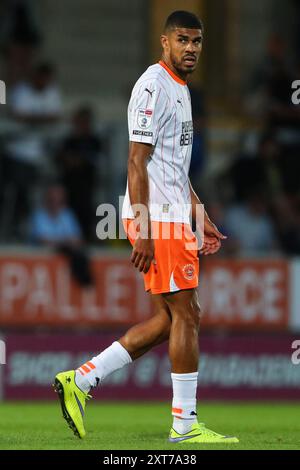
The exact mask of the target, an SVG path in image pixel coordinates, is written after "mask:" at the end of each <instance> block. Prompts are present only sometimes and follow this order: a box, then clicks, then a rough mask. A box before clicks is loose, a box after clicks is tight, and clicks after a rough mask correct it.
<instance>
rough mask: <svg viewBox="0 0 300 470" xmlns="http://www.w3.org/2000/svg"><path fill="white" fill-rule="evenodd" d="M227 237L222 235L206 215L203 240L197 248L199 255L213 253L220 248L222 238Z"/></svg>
mask: <svg viewBox="0 0 300 470" xmlns="http://www.w3.org/2000/svg"><path fill="white" fill-rule="evenodd" d="M226 239H227V237H226V236H225V235H223V234H222V233H221V232H220V231H219V230H218V228H217V227H216V225H215V224H214V223H213V222H212V221H211V220H210V219H209V218H208V217H206V218H205V220H204V241H203V245H202V247H201V248H200V250H199V254H200V255H205V256H207V255H214V254H215V253H217V252H218V251H219V249H220V248H221V244H222V240H226Z"/></svg>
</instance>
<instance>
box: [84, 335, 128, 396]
mask: <svg viewBox="0 0 300 470" xmlns="http://www.w3.org/2000/svg"><path fill="white" fill-rule="evenodd" d="M130 362H132V359H131V357H130V355H129V353H128V352H127V351H126V349H125V348H123V346H122V345H121V344H120V343H118V341H115V342H114V343H113V344H112V345H111V346H109V347H108V348H107V349H105V350H104V351H102V353H100V354H99V355H98V356H96V357H93V359H91V360H90V361H88V362H86V363H85V364H83V365H82V366H80V367H79V368H78V369H77V370H76V374H75V382H76V384H77V386H78V387H79V388H80V389H81V390H82V391H84V392H88V391H89V390H90V389H91V387H97V385H98V384H99V383H100V382H102V381H103V380H104V379H105V377H107V376H108V375H109V374H111V373H112V372H114V371H115V370H118V369H121V368H122V367H123V366H125V365H126V364H130Z"/></svg>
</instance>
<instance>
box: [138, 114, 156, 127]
mask: <svg viewBox="0 0 300 470" xmlns="http://www.w3.org/2000/svg"><path fill="white" fill-rule="evenodd" d="M152 116H153V111H152V110H151V109H139V111H138V126H139V127H140V128H141V129H148V127H150V126H151V123H152Z"/></svg>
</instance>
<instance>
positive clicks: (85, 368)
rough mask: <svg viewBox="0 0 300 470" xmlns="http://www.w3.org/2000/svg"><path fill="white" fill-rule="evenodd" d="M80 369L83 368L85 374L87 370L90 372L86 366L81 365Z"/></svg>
mask: <svg viewBox="0 0 300 470" xmlns="http://www.w3.org/2000/svg"><path fill="white" fill-rule="evenodd" d="M80 369H82V370H83V371H84V372H86V373H87V374H88V373H89V372H91V371H90V369H89V368H88V367H87V366H81V367H80Z"/></svg>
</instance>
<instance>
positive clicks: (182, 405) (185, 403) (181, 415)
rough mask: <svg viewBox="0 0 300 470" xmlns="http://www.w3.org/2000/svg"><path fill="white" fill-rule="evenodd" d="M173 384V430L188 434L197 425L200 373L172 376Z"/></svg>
mask: <svg viewBox="0 0 300 470" xmlns="http://www.w3.org/2000/svg"><path fill="white" fill-rule="evenodd" d="M171 377H172V384H173V402H172V415H173V417H174V418H173V429H174V430H175V431H176V432H178V433H179V434H186V433H187V432H189V431H190V430H191V428H192V425H193V424H194V423H197V411H196V394H197V382H198V372H193V373H191V374H171Z"/></svg>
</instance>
